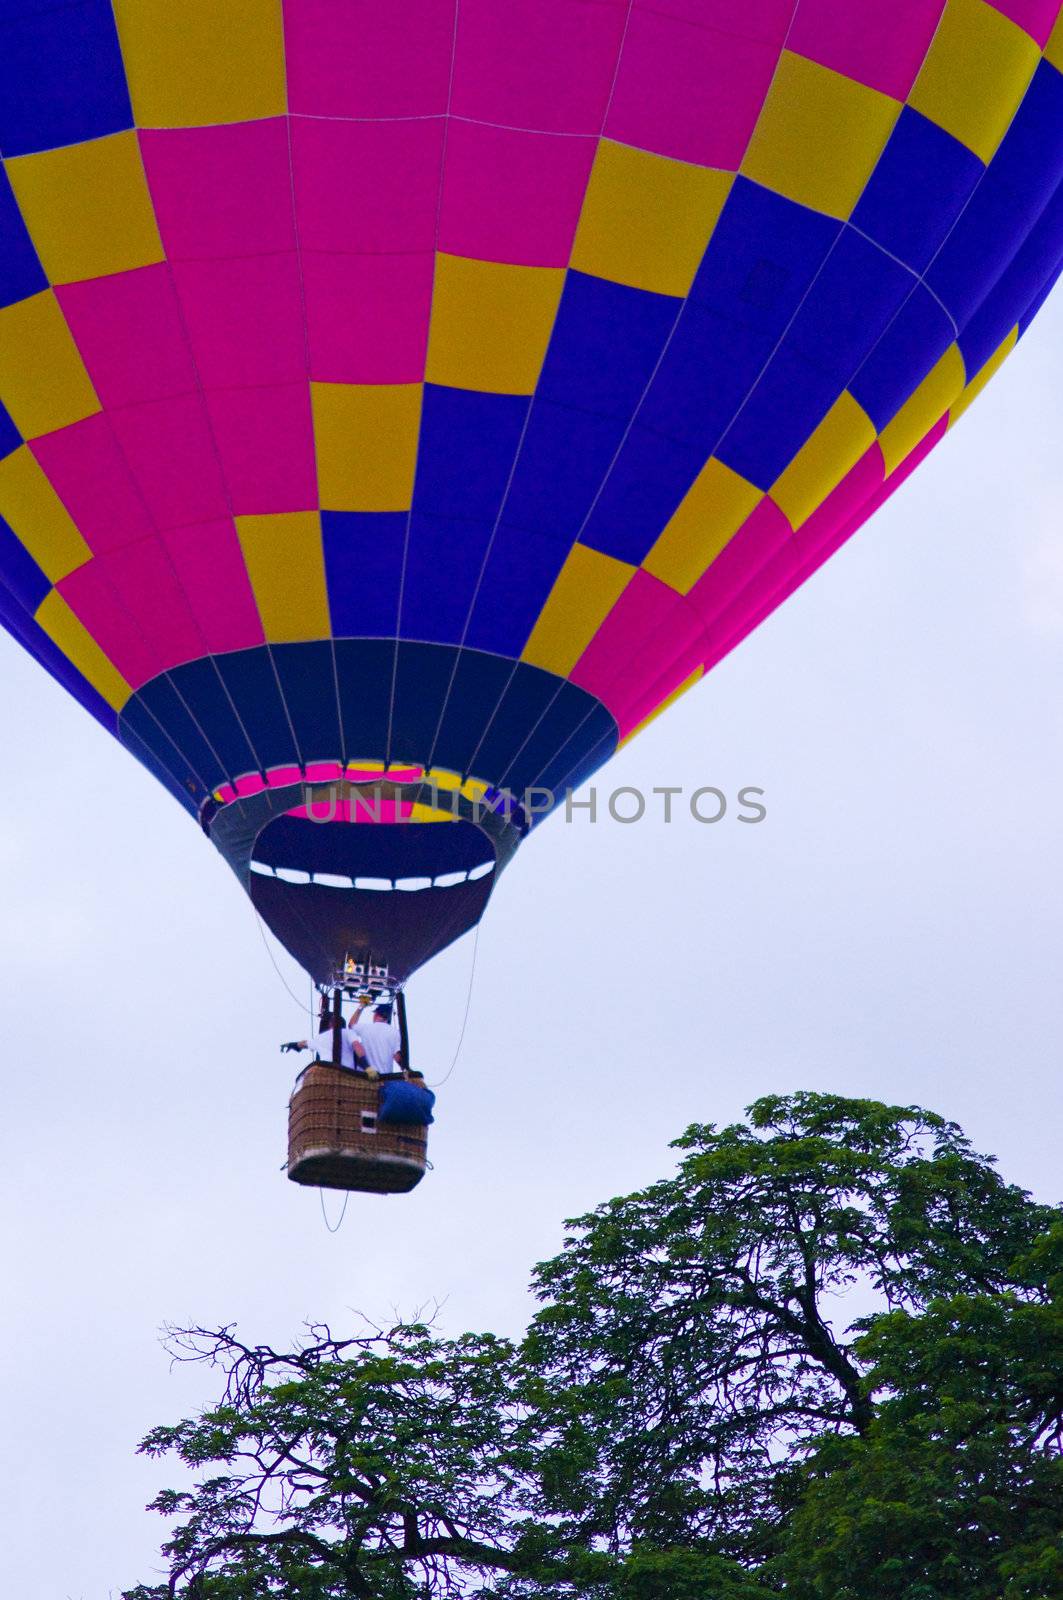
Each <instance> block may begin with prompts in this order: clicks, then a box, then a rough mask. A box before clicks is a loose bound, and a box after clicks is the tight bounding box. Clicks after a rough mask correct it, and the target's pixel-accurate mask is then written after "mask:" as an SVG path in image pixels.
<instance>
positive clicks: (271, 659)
mask: <svg viewBox="0 0 1063 1600" xmlns="http://www.w3.org/2000/svg"><path fill="white" fill-rule="evenodd" d="M0 154H2V157H3V168H2V179H0V402H2V408H0V621H2V622H3V624H4V626H5V627H6V628H7V629H8V631H9V632H10V633H11V634H13V635H14V636H15V638H16V639H18V640H19V641H20V642H21V643H22V644H23V645H24V647H25V648H26V649H27V650H28V651H29V652H30V653H31V654H32V655H33V656H35V657H36V658H37V660H38V661H39V662H40V663H41V664H42V666H43V667H45V668H46V669H47V671H49V672H50V673H51V674H52V675H53V676H54V677H55V678H57V679H58V680H59V681H60V682H61V683H62V684H63V685H64V686H65V687H66V688H67V689H68V690H69V691H70V693H71V694H73V695H74V696H75V697H76V698H77V699H78V700H79V701H80V702H81V703H82V705H84V706H85V707H86V708H87V709H88V710H89V711H90V712H91V713H92V714H93V715H94V716H95V717H97V718H98V719H99V720H100V721H101V722H102V723H103V724H104V725H105V726H106V727H107V728H108V729H109V730H110V731H111V732H112V733H113V734H115V735H116V737H118V738H119V739H120V740H121V741H122V743H124V744H125V745H126V746H127V747H128V748H129V749H130V751H131V752H132V753H133V754H134V755H135V756H136V757H137V758H138V759H139V760H140V761H141V762H142V763H144V764H145V765H146V766H147V767H148V768H149V769H150V770H151V771H152V772H153V773H154V774H155V776H156V777H157V778H158V779H159V780H160V781H161V782H162V783H163V784H165V785H166V787H167V788H168V789H169V790H170V791H171V792H172V793H173V794H174V795H175V796H176V797H177V799H178V800H179V801H180V802H181V803H182V804H183V805H184V806H186V807H187V808H188V809H189V810H190V811H192V812H193V813H194V814H198V815H199V816H200V818H201V820H204V822H205V825H206V826H208V828H209V829H210V830H211V831H212V832H213V831H214V829H215V826H216V818H217V817H219V816H222V817H224V815H225V813H226V812H227V811H228V810H229V809H230V808H231V807H232V806H234V805H237V804H239V803H240V802H241V801H243V800H245V799H247V798H249V797H251V796H254V795H260V794H263V793H268V792H269V791H270V790H271V789H277V790H280V789H284V788H285V787H286V786H288V785H291V784H293V783H295V782H298V781H303V780H305V779H307V778H310V779H311V780H314V779H319V780H322V781H324V780H329V779H334V778H337V777H340V776H343V775H347V776H351V775H352V774H353V775H354V776H355V777H356V778H357V776H358V774H365V773H373V772H377V773H386V772H388V771H389V769H390V771H391V772H392V773H394V772H396V771H401V772H407V773H409V772H412V773H417V774H421V775H425V774H430V775H433V777H438V778H439V780H440V781H441V782H443V783H444V784H450V785H451V787H452V788H454V789H455V790H461V789H463V788H464V789H465V790H469V789H470V786H471V788H472V789H473V790H475V792H477V793H483V792H488V791H494V790H498V789H500V788H509V789H512V790H514V791H515V792H520V791H523V790H525V789H526V788H528V787H529V786H530V785H536V786H540V787H543V788H545V789H547V790H551V791H554V792H557V793H560V792H561V791H562V790H563V789H564V788H565V787H566V786H569V785H575V784H578V783H579V782H580V781H581V780H582V779H584V778H585V777H587V776H588V775H589V774H590V773H591V772H592V771H594V770H595V768H596V767H598V766H599V765H600V764H601V763H602V762H603V761H604V760H606V759H607V758H608V756H609V755H610V754H611V753H612V751H613V750H614V749H615V748H616V746H617V744H618V743H619V742H621V741H623V740H625V739H627V738H629V737H630V736H631V735H632V734H633V733H635V732H636V731H637V730H638V729H639V728H641V727H642V726H643V725H645V723H646V722H647V721H648V720H649V719H650V718H652V717H653V716H655V715H656V714H657V713H658V712H659V711H660V710H661V709H662V708H664V707H666V706H667V705H668V704H669V703H670V702H672V701H673V700H674V699H676V697H677V696H679V695H680V694H682V693H683V692H684V691H685V690H687V689H688V688H690V687H691V686H692V685H693V684H695V683H696V682H697V680H698V679H700V678H701V677H702V676H703V675H704V674H705V673H706V672H707V671H708V670H709V669H710V668H711V667H712V666H713V665H714V664H715V663H716V662H717V661H719V660H720V659H721V658H722V657H723V656H725V655H726V654H727V653H728V652H729V651H731V650H732V649H733V648H734V647H735V646H736V645H737V644H738V643H739V642H740V641H741V640H742V639H743V638H744V637H745V636H746V634H748V633H749V632H750V631H751V630H752V629H754V628H755V627H756V626H757V624H758V623H759V622H761V621H762V620H763V619H764V618H765V617H766V616H768V615H769V614H770V613H771V612H772V611H773V610H774V608H775V607H776V606H778V605H779V604H780V603H781V602H782V601H783V600H784V599H785V598H786V597H787V596H788V595H789V594H790V593H792V591H793V590H794V589H796V588H797V587H798V586H799V585H800V584H802V583H803V582H804V581H805V579H806V578H808V577H809V576H810V575H811V574H812V573H813V572H814V571H815V570H816V568H817V567H819V566H820V565H821V564H822V562H824V561H825V560H826V559H827V558H828V557H829V556H830V555H831V553H832V552H833V551H834V550H836V549H837V548H838V547H839V546H840V545H841V544H842V543H843V542H844V541H845V540H846V539H848V538H849V537H850V535H851V534H853V533H854V532H855V531H856V530H857V529H858V528H859V527H860V526H861V525H862V524H863V523H864V522H865V521H866V520H867V518H868V517H869V516H870V515H871V513H872V512H873V511H874V510H875V509H876V507H877V506H879V505H880V504H881V503H882V502H883V501H884V500H885V499H886V498H887V497H888V496H889V495H890V494H892V493H893V491H894V490H895V489H896V488H898V487H899V485H900V484H902V483H903V482H904V480H905V479H906V478H907V476H908V475H909V473H911V472H912V470H913V469H914V468H915V467H916V466H917V465H918V464H919V462H920V461H921V460H922V459H923V458H924V457H925V456H926V455H927V454H928V453H929V452H930V451H931V450H932V449H934V447H935V446H936V445H937V444H938V443H939V442H940V440H941V439H942V438H943V437H944V435H945V434H946V432H947V431H948V429H949V428H950V427H951V425H952V424H953V423H954V422H955V421H956V420H957V419H958V418H959V416H960V415H961V414H962V413H963V411H964V410H965V409H966V407H967V406H968V405H969V404H970V402H971V400H972V399H973V398H974V397H975V396H976V395H977V394H978V392H979V391H980V390H981V389H982V387H983V386H984V385H985V383H986V382H987V380H988V379H989V378H990V377H991V376H992V375H993V373H994V372H995V371H996V369H997V367H998V366H999V365H1000V364H1001V362H1002V361H1003V360H1004V359H1005V357H1006V356H1007V355H1008V353H1009V352H1010V350H1011V349H1012V348H1013V346H1014V345H1015V343H1016V341H1017V340H1018V339H1019V338H1021V337H1022V336H1023V335H1024V333H1025V331H1026V329H1027V327H1028V326H1029V324H1030V322H1031V321H1032V319H1033V318H1034V316H1035V315H1036V312H1037V310H1038V308H1039V307H1040V305H1041V304H1042V302H1043V300H1044V299H1045V296H1046V295H1047V293H1048V292H1049V289H1050V287H1051V285H1052V283H1053V281H1054V278H1055V276H1056V274H1057V273H1058V271H1059V267H1060V263H1061V256H1063V185H1061V176H1063V18H1061V16H1060V4H1059V0H594V3H589V0H402V3H401V4H397V3H395V0H224V4H220V3H218V0H113V3H112V0H73V3H63V0H0ZM871 536H873V535H871ZM398 804H399V805H400V809H401V802H398ZM430 811H431V808H428V810H427V811H425V812H424V814H423V816H422V815H420V814H419V815H418V817H417V820H425V821H430V820H433V818H432V816H431V815H429V812H430ZM392 820H394V816H393V817H392ZM227 826H229V827H230V833H231V832H232V827H231V818H230V821H229V824H227ZM321 831H325V830H321ZM445 831H446V830H440V829H411V830H409V834H410V837H411V839H412V838H413V836H414V835H416V836H417V837H418V839H420V840H421V842H420V843H418V844H417V845H416V847H415V846H414V845H413V844H412V843H411V844H409V845H408V846H403V849H407V850H409V851H414V852H416V851H420V852H421V855H420V856H418V858H417V859H418V866H419V868H420V869H421V870H423V872H424V873H426V874H427V876H428V878H429V879H431V878H432V869H433V867H436V866H439V865H440V862H444V864H446V862H447V861H449V857H447V856H446V851H444V854H443V855H434V854H433V851H437V850H443V846H442V845H438V846H430V845H426V844H425V843H424V842H423V838H424V836H434V837H438V836H440V835H441V834H442V833H443V832H445ZM348 833H349V834H350V835H352V836H353V835H355V834H357V836H358V839H359V840H360V841H361V844H360V845H359V846H358V849H359V850H362V851H367V850H368V851H369V852H370V854H371V853H372V850H373V849H374V848H377V847H375V846H370V845H369V844H367V843H366V840H367V838H368V830H365V829H358V830H353V829H352V830H348ZM219 837H220V835H219ZM216 842H218V841H217V839H216ZM225 848H226V850H227V851H228V850H229V846H228V845H227V846H226V847H225ZM446 848H447V850H449V851H450V852H451V853H453V848H454V847H453V846H448V847H446ZM345 850H346V856H345V858H344V860H340V859H339V856H337V859H336V860H334V861H333V862H332V865H333V866H335V867H339V868H341V869H343V870H341V871H340V872H339V873H338V874H337V875H338V876H340V877H343V875H344V870H345V871H347V872H348V873H349V874H350V875H351V881H352V882H353V878H354V877H356V876H357V872H358V869H359V867H360V866H361V865H362V861H363V859H366V860H368V857H364V858H363V857H362V856H359V855H358V851H357V850H355V846H354V845H353V844H351V845H348V846H345ZM352 851H353V852H354V855H353V856H352V855H351V852H352ZM482 853H483V851H482V848H481V850H480V854H481V855H482ZM342 854H343V852H340V855H342ZM246 856H247V852H246V850H245V851H244V856H243V857H241V859H242V860H244V865H245V866H246ZM422 857H423V859H422ZM348 858H349V859H348ZM405 859H406V858H405V857H403V860H404V861H405ZM412 859H413V857H412V856H411V857H410V860H412ZM345 863H346V865H345ZM372 864H373V863H372V862H370V866H372ZM377 865H379V863H377ZM385 876H389V877H391V878H392V879H394V877H395V876H396V872H395V868H394V864H393V865H392V868H391V869H390V871H388V872H386V873H385ZM278 892H279V891H278ZM459 920H460V919H459ZM322 959H323V958H322Z"/></svg>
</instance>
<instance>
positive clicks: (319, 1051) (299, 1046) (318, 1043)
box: [281, 1011, 358, 1072]
mask: <svg viewBox="0 0 1063 1600" xmlns="http://www.w3.org/2000/svg"><path fill="white" fill-rule="evenodd" d="M281 1050H282V1051H284V1050H312V1051H313V1052H314V1055H315V1056H316V1057H317V1059H318V1061H327V1062H328V1063H329V1064H330V1065H331V1063H332V1018H331V1016H329V1015H327V1013H325V1012H324V1011H322V1014H321V1026H320V1032H319V1033H318V1035H317V1037H316V1038H315V1039H312V1040H311V1039H293V1040H292V1042H291V1044H282V1045H281ZM357 1065H358V1064H357V1062H356V1061H355V1056H354V1041H353V1040H352V1038H351V1035H350V1033H349V1032H348V1030H347V1029H346V1028H345V1027H344V1026H343V1025H342V1023H341V1025H340V1066H341V1067H346V1069H347V1071H348V1072H354V1071H355V1070H356V1067H357Z"/></svg>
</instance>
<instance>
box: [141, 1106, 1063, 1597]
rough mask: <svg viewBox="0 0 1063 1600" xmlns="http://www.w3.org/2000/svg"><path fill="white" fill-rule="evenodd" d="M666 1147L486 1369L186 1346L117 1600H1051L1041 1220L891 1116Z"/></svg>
mask: <svg viewBox="0 0 1063 1600" xmlns="http://www.w3.org/2000/svg"><path fill="white" fill-rule="evenodd" d="M678 1148H679V1149H680V1150H681V1151H682V1152H683V1158H682V1160H681V1163H680V1166H679V1170H678V1172H677V1173H676V1174H675V1175H674V1176H673V1177H671V1178H668V1179H665V1180H663V1181H662V1182H660V1183H657V1184H653V1185H651V1186H650V1187H649V1188H647V1189H645V1190H642V1191H640V1192H638V1193H636V1194H633V1195H629V1196H627V1197H624V1198H621V1199H617V1200H613V1201H610V1202H608V1203H607V1204H606V1205H603V1206H601V1207H599V1208H598V1210H597V1211H595V1212H593V1213H591V1214H590V1215H588V1216H585V1217H582V1218H579V1219H578V1220H577V1221H575V1222H574V1223H572V1224H570V1233H569V1235H568V1237H567V1239H566V1241H565V1245H564V1248H563V1250H562V1251H561V1253H560V1254H559V1255H558V1256H557V1257H556V1258H555V1259H554V1260H553V1261H549V1262H547V1263H545V1264H543V1265H542V1266H540V1267H539V1268H538V1269H537V1270H536V1273H535V1279H534V1283H535V1288H536V1292H537V1294H538V1296H539V1299H540V1301H541V1309H540V1310H539V1311H538V1313H537V1315H536V1316H535V1318H534V1319H533V1321H532V1324H531V1326H530V1328H529V1330H528V1333H527V1335H526V1337H525V1339H524V1340H523V1341H522V1342H521V1344H520V1345H519V1346H516V1347H514V1346H512V1345H509V1344H507V1343H505V1342H504V1341H500V1340H495V1339H491V1338H490V1337H488V1336H474V1335H466V1336H465V1338H464V1339H459V1340H453V1341H447V1340H443V1339H441V1338H439V1337H438V1336H436V1335H435V1334H434V1333H433V1332H432V1330H431V1329H430V1328H429V1327H427V1326H425V1325H423V1324H419V1325H415V1326H414V1327H411V1328H396V1329H392V1330H390V1331H389V1332H387V1333H377V1334H372V1335H369V1336H367V1337H366V1338H365V1339H361V1340H343V1341H337V1340H334V1339H333V1338H332V1336H331V1335H330V1334H328V1333H327V1332H319V1333H317V1334H315V1335H313V1336H312V1337H311V1338H310V1340H308V1341H306V1342H304V1344H303V1346H301V1347H300V1349H299V1350H297V1351H296V1352H293V1353H289V1354H284V1355H277V1354H276V1353H275V1352H273V1351H263V1350H252V1349H250V1348H248V1347H246V1346H244V1345H242V1344H240V1343H239V1342H238V1341H237V1340H236V1339H235V1336H234V1334H233V1333H232V1331H231V1330H223V1331H222V1333H221V1334H219V1335H215V1336H208V1335H205V1334H204V1333H203V1332H202V1331H200V1332H199V1333H197V1334H194V1335H193V1336H192V1337H191V1349H190V1352H189V1353H191V1354H194V1355H197V1356H199V1357H201V1358H206V1359H210V1360H215V1361H220V1362H221V1364H222V1366H223V1368H224V1370H225V1372H226V1375H227V1387H226V1394H225V1396H224V1397H223V1402H222V1405H221V1406H220V1407H218V1408H217V1409H215V1410H214V1411H211V1412H208V1413H206V1414H205V1415H204V1416H202V1417H200V1418H197V1419H193V1420H191V1421H187V1422H184V1423H181V1424H179V1425H178V1427H176V1428H170V1429H165V1428H164V1429H158V1430H156V1431H155V1432H154V1433H153V1434H151V1435H149V1437H148V1439H147V1440H146V1441H145V1443H144V1446H143V1448H145V1449H146V1450H148V1451H150V1452H152V1453H156V1454H158V1453H162V1452H165V1451H174V1452H176V1453H177V1454H178V1455H179V1456H180V1457H181V1458H182V1459H183V1460H184V1461H185V1462H186V1464H188V1465H190V1466H192V1467H194V1468H198V1469H203V1468H209V1467H210V1466H211V1465H212V1464H216V1465H217V1466H220V1468H221V1469H222V1470H220V1471H217V1472H215V1473H214V1475H212V1476H207V1477H206V1478H204V1479H203V1480H202V1481H201V1482H200V1483H199V1485H198V1487H196V1488H195V1489H194V1490H192V1491H189V1492H188V1493H186V1494H183V1495H180V1494H171V1493H164V1494H163V1495H160V1496H159V1498H158V1499H157V1500H156V1502H155V1506H156V1508H157V1509H159V1510H161V1511H163V1512H164V1513H166V1514H168V1515H175V1514H176V1515H178V1516H180V1517H182V1518H183V1521H182V1523H181V1525H180V1526H179V1528H178V1530H177V1531H176V1533H175V1534H174V1536H173V1538H172V1540H171V1543H170V1545H169V1546H168V1547H167V1554H168V1556H169V1558H170V1561H171V1580H170V1584H169V1585H168V1586H163V1587H161V1588H158V1587H157V1588H156V1589H154V1590H153V1589H150V1588H149V1589H140V1590H134V1591H131V1595H132V1596H134V1597H136V1600H148V1597H149V1596H155V1595H158V1596H161V1595H170V1594H173V1595H181V1596H184V1597H186V1600H230V1597H232V1600H236V1597H238V1596H239V1597H244V1596H252V1595H253V1596H256V1597H257V1596H272V1595H280V1594H283V1595H285V1596H286V1597H288V1600H326V1597H328V1600H340V1597H347V1596H356V1597H366V1600H368V1597H374V1600H407V1597H409V1600H412V1597H414V1596H418V1597H425V1600H428V1597H442V1596H449V1595H454V1596H467V1597H470V1600H472V1597H482V1600H488V1597H498V1600H503V1597H505V1600H519V1597H524V1596H538V1597H542V1600H567V1597H570V1596H580V1597H584V1600H753V1597H754V1596H756V1595H760V1596H763V1595H765V1594H766V1593H768V1592H780V1591H781V1592H785V1593H787V1594H791V1593H792V1594H793V1595H794V1596H796V1597H797V1600H843V1597H845V1596H848V1595H849V1594H850V1593H851V1594H853V1595H854V1596H855V1595H856V1594H859V1595H861V1597H863V1596H866V1595H867V1594H869V1593H874V1594H875V1595H876V1596H878V1595H880V1594H881V1595H882V1596H884V1597H891V1600H892V1597H894V1596H896V1597H897V1600H901V1597H903V1600H952V1597H953V1596H957V1597H959V1596H960V1595H963V1596H964V1600H982V1597H983V1596H985V1600H989V1597H990V1596H992V1597H993V1600H998V1597H999V1596H1001V1595H1004V1594H1007V1595H1008V1596H1009V1600H1010V1597H1011V1596H1012V1595H1014V1596H1016V1597H1017V1596H1019V1595H1022V1596H1023V1597H1033V1596H1038V1597H1040V1596H1046V1597H1047V1596H1049V1595H1058V1594H1063V1581H1060V1582H1059V1583H1058V1586H1057V1587H1055V1588H1053V1587H1052V1585H1053V1584H1056V1583H1057V1579H1058V1575H1059V1571H1060V1563H1061V1562H1063V1546H1061V1545H1060V1543H1059V1527H1058V1522H1059V1517H1058V1500H1059V1493H1060V1481H1059V1472H1060V1448H1061V1442H1060V1434H1061V1427H1060V1400H1059V1386H1058V1380H1056V1379H1054V1378H1053V1377H1052V1373H1053V1371H1055V1372H1058V1371H1059V1370H1060V1364H1059V1362H1058V1361H1057V1362H1056V1364H1055V1367H1054V1368H1053V1367H1052V1365H1051V1364H1050V1358H1051V1357H1052V1356H1053V1354H1054V1355H1057V1356H1058V1355H1060V1354H1063V1336H1061V1333H1060V1323H1059V1319H1060V1315H1061V1313H1060V1311H1059V1303H1058V1291H1059V1288H1060V1279H1061V1277H1063V1274H1061V1272H1060V1270H1059V1252H1060V1246H1059V1245H1058V1243H1054V1242H1053V1241H1056V1240H1057V1239H1058V1232H1056V1233H1054V1232H1053V1231H1052V1230H1053V1225H1056V1226H1057V1229H1058V1226H1059V1224H1060V1217H1061V1213H1060V1212H1059V1211H1058V1210H1053V1209H1052V1208H1049V1207H1044V1206H1039V1205H1036V1204H1034V1203H1033V1201H1032V1200H1031V1199H1030V1197H1029V1196H1028V1195H1027V1194H1025V1193H1024V1192H1023V1191H1022V1190H1021V1189H1018V1188H1016V1187H1014V1186H1013V1185H1009V1184H1006V1183H1005V1182H1004V1181H1003V1180H1002V1179H1001V1178H1000V1177H999V1175H998V1174H997V1173H996V1171H995V1169H994V1167H993V1164H992V1162H991V1161H990V1160H988V1159H987V1158H985V1157H982V1156H979V1155H978V1154H976V1153H975V1152H974V1151H973V1150H972V1149H971V1147H970V1145H969V1143H968V1142H967V1140H966V1139H965V1138H964V1136H963V1134H962V1133H961V1131H960V1129H959V1128H958V1127H957V1126H956V1125H955V1124H953V1123H949V1122H946V1121H945V1120H944V1119H942V1118H940V1117H938V1116H935V1115H933V1114H932V1113H929V1112H926V1111H922V1110H920V1109H918V1108H914V1107H895V1106H885V1105H882V1104H880V1103H878V1102H875V1101H863V1100H851V1099H844V1098H841V1097H839V1096H831V1095H813V1094H798V1095H794V1096H790V1097H786V1098H783V1097H774V1096H773V1097H769V1098H766V1099H763V1100H759V1101H757V1102H756V1104H755V1105H754V1106H752V1107H751V1108H750V1112H749V1121H748V1122H747V1123H739V1124H735V1125H733V1126H730V1127H726V1128H722V1129H717V1128H714V1127H711V1126H698V1127H694V1128H691V1129H690V1130H688V1132H687V1133H686V1134H685V1135H684V1137H683V1138H682V1139H681V1140H680V1141H678ZM1054 1516H1055V1522H1053V1517H1054ZM958 1553H962V1560H961V1563H960V1565H959V1566H957V1564H956V1563H957V1560H958V1559H960V1557H959V1554H958ZM883 1562H886V1563H887V1566H886V1567H885V1568H883ZM889 1563H893V1565H889ZM881 1571H884V1572H885V1576H884V1577H883V1578H881V1579H880V1577H879V1576H878V1574H879V1573H880V1572H881ZM994 1583H995V1584H996V1587H995V1588H994V1587H993V1584H994ZM845 1584H849V1585H850V1588H849V1589H846V1588H845V1587H844V1585H845ZM884 1584H885V1585H886V1586H883V1585H884ZM889 1584H892V1585H893V1586H892V1587H889V1586H888V1585H889ZM1006 1584H1011V1585H1012V1587H1011V1589H1010V1590H1009V1589H1007V1588H1005V1587H1004V1586H1005V1585H1006ZM854 1585H855V1587H853V1586H854ZM920 1585H921V1586H922V1587H920ZM950 1585H951V1587H950ZM979 1585H981V1587H979ZM1016 1585H1018V1586H1016ZM1038 1585H1040V1587H1038Z"/></svg>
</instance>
